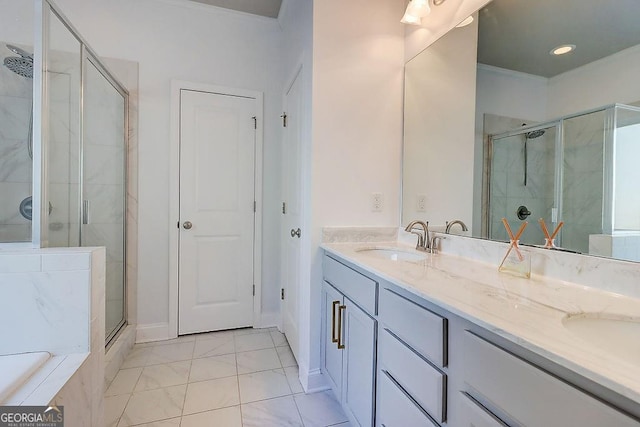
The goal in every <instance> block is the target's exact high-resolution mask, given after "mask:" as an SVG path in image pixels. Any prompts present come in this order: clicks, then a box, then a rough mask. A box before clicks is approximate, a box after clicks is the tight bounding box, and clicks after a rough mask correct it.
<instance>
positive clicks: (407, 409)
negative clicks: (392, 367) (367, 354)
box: [376, 371, 438, 427]
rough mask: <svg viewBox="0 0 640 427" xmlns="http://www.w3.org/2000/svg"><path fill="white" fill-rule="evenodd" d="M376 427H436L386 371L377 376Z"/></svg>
mask: <svg viewBox="0 0 640 427" xmlns="http://www.w3.org/2000/svg"><path fill="white" fill-rule="evenodd" d="M378 378H379V380H378V405H377V412H376V427H410V426H411V427H413V426H420V427H427V426H431V427H438V424H436V423H435V422H433V421H432V420H431V419H430V418H429V416H428V415H427V414H425V413H424V411H422V409H420V408H419V407H418V406H417V405H416V404H415V403H414V402H413V401H412V400H411V398H410V397H409V396H408V395H407V394H406V393H405V392H404V391H403V390H402V389H400V388H399V387H398V385H397V384H396V383H395V382H394V381H393V379H391V377H390V376H389V374H388V373H387V372H386V371H380V375H378Z"/></svg>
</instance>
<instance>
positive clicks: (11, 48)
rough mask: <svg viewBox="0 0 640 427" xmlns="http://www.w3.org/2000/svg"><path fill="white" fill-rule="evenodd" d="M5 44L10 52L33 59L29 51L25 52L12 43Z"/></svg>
mask: <svg viewBox="0 0 640 427" xmlns="http://www.w3.org/2000/svg"><path fill="white" fill-rule="evenodd" d="M6 46H7V49H9V50H10V51H11V52H13V53H15V54H16V55H20V56H22V57H23V58H29V59H31V60H33V55H32V54H30V53H29V52H27V51H26V50H24V49H20V48H19V47H17V46H14V45H12V44H8V45H6Z"/></svg>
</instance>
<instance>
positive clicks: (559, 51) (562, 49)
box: [549, 44, 576, 55]
mask: <svg viewBox="0 0 640 427" xmlns="http://www.w3.org/2000/svg"><path fill="white" fill-rule="evenodd" d="M575 48H576V45H575V44H563V45H561V46H558V47H554V48H553V49H551V52H549V54H550V55H564V54H565V53H569V52H572V51H574V50H575Z"/></svg>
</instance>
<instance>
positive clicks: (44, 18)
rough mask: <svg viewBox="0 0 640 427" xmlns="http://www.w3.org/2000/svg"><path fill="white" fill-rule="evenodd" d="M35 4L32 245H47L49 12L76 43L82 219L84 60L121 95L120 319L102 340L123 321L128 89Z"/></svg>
mask: <svg viewBox="0 0 640 427" xmlns="http://www.w3.org/2000/svg"><path fill="white" fill-rule="evenodd" d="M34 5H35V27H36V28H35V33H36V34H35V40H34V75H33V81H34V89H33V110H34V115H33V190H32V194H33V198H32V200H33V219H32V234H31V244H30V246H31V247H33V248H42V247H47V246H48V237H47V234H48V233H47V230H48V211H47V209H46V207H45V206H46V205H48V204H47V203H42V202H43V200H48V198H47V192H48V171H47V167H48V165H47V162H46V159H47V153H48V150H49V138H50V135H49V97H48V87H47V86H48V85H47V81H46V64H47V53H48V51H49V40H48V35H49V30H50V20H49V17H50V14H53V15H54V16H55V17H56V18H57V19H58V20H59V21H60V23H62V24H63V25H64V26H65V27H66V28H67V30H68V31H69V32H70V33H71V35H72V36H73V37H75V39H76V40H77V41H78V42H79V44H80V52H79V53H80V70H81V71H80V96H79V98H80V99H79V126H78V129H77V130H78V135H79V138H80V151H79V155H80V159H79V161H80V165H79V177H78V178H79V186H80V188H79V195H80V197H79V200H78V209H79V214H80V215H79V218H80V219H82V214H83V212H82V206H83V203H82V199H83V194H84V192H83V190H84V188H83V185H84V182H83V181H84V180H83V174H84V163H83V162H84V161H83V150H84V89H85V83H86V79H85V76H86V67H87V61H88V62H90V63H91V64H92V65H93V66H94V67H95V68H96V70H97V71H98V72H99V73H100V74H101V75H102V76H103V77H104V78H105V79H106V80H107V81H108V82H109V83H110V84H111V86H112V87H113V88H114V89H115V90H116V91H117V92H118V93H119V94H120V95H121V96H122V97H123V98H124V112H123V114H124V135H123V144H124V146H123V150H124V151H123V159H124V164H123V179H124V183H123V186H124V192H123V198H124V200H123V212H122V215H123V216H122V218H123V229H122V233H123V239H122V245H123V248H122V249H123V252H122V253H123V269H124V271H123V281H124V289H123V294H124V295H123V311H124V315H123V319H122V321H121V322H120V324H119V325H118V327H117V328H116V329H115V331H112V332H111V333H109V334H107V335H106V343H105V345H107V344H109V342H110V341H111V340H113V338H114V337H115V336H116V335H117V334H118V332H119V331H121V330H122V327H123V326H124V325H126V323H127V313H128V309H127V307H128V306H127V293H128V292H127V283H128V280H127V267H126V266H127V262H126V260H127V244H126V242H127V239H126V236H127V231H128V230H127V221H126V218H127V193H128V183H129V176H128V174H129V170H128V152H129V91H128V90H127V89H126V88H125V87H124V85H122V84H121V83H120V82H119V81H118V79H117V78H116V77H115V75H114V74H113V73H112V72H111V71H110V70H109V69H108V67H106V66H105V65H104V64H103V63H102V62H101V61H100V59H99V58H100V57H99V56H98V55H97V54H96V53H95V51H94V50H93V49H91V47H90V45H89V44H88V43H87V41H86V40H85V39H84V38H83V37H82V36H81V35H80V32H79V31H78V30H77V29H76V28H75V27H74V26H73V24H71V22H70V21H69V19H67V17H66V16H65V15H64V14H63V13H62V11H61V10H60V9H59V8H58V7H57V6H56V5H55V4H54V3H53V2H52V1H51V0H34ZM78 223H79V224H78V227H79V230H78V233H79V234H78V235H79V240H80V245H82V220H80V221H78Z"/></svg>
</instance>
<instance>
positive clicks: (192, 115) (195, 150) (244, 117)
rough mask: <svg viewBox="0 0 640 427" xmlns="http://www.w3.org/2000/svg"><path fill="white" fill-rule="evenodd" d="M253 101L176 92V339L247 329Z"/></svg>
mask: <svg viewBox="0 0 640 427" xmlns="http://www.w3.org/2000/svg"><path fill="white" fill-rule="evenodd" d="M255 115H256V100H255V99H252V98H245V97H237V96H230V95H221V94H215V93H208V92H199V91H192V90H184V89H183V90H181V91H180V222H179V227H180V243H179V264H178V268H179V271H178V301H179V303H178V304H179V306H178V333H179V334H188V333H194V332H205V331H215V330H221V329H231V328H239V327H245V326H252V324H253V268H254V265H253V262H254V254H253V247H254V245H253V241H254V233H255V230H254V216H255V212H254V199H255V189H254V174H255V144H256V130H255Z"/></svg>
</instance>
